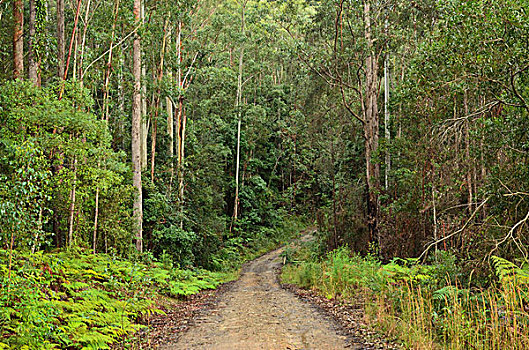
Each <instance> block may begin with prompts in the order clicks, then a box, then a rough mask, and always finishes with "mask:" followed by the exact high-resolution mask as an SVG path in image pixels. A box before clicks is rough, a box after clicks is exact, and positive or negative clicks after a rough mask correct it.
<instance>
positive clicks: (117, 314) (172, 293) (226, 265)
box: [0, 217, 305, 350]
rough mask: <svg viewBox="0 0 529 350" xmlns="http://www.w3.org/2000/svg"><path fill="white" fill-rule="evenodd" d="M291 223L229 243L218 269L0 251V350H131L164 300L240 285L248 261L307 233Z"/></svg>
mask: <svg viewBox="0 0 529 350" xmlns="http://www.w3.org/2000/svg"><path fill="white" fill-rule="evenodd" d="M304 227H305V226H304V222H303V220H302V219H301V218H299V217H286V218H285V220H284V221H283V224H282V225H281V226H280V227H278V228H276V229H265V228H262V229H261V230H259V232H258V233H257V234H256V235H254V236H252V237H247V238H241V237H240V236H239V237H233V238H229V239H227V240H225V242H224V244H223V247H222V248H221V249H220V250H219V252H218V253H217V254H216V255H214V256H213V257H212V259H211V260H212V267H213V269H214V270H215V271H209V270H205V269H200V268H193V267H189V268H186V269H183V268H180V267H178V262H177V263H176V264H174V263H173V257H172V256H170V255H169V254H166V253H164V254H162V255H161V256H160V257H159V259H156V258H154V257H153V256H152V254H150V253H145V254H143V255H141V256H137V259H136V261H133V260H124V259H121V258H118V257H116V256H111V255H106V254H97V255H95V254H91V253H90V252H89V251H88V250H84V249H82V248H73V249H70V250H69V251H60V252H55V253H44V252H42V251H41V252H37V253H35V254H30V253H22V252H20V251H14V252H13V254H14V255H13V259H12V261H13V266H12V267H11V273H9V262H8V261H9V251H6V250H0V288H1V289H0V350H2V349H23V350H25V349H39V350H40V349H109V348H111V346H112V344H115V343H121V345H122V346H123V347H126V348H132V347H133V346H134V344H135V339H134V337H135V335H136V334H141V333H139V332H138V331H139V330H141V329H142V328H145V327H146V326H145V325H144V324H145V323H146V322H145V320H147V319H148V318H149V317H150V316H151V315H153V314H160V313H163V311H161V310H160V309H159V308H158V307H157V301H160V298H164V297H169V298H185V297H186V296H188V295H191V294H195V293H197V292H199V291H201V290H204V289H214V288H216V287H217V286H218V285H220V284H221V283H224V282H227V281H230V280H233V279H236V278H237V276H238V269H239V268H240V266H241V265H242V264H243V263H244V262H245V261H248V260H251V259H253V258H255V257H257V256H259V255H262V254H264V253H266V252H267V251H270V250H272V249H274V248H276V247H277V246H278V245H280V244H282V243H285V242H287V241H289V240H291V239H292V238H293V237H294V236H295V235H296V234H298V233H299V232H300V231H301V229H302V228H304Z"/></svg>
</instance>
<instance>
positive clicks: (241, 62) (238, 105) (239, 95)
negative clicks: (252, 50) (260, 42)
mask: <svg viewBox="0 0 529 350" xmlns="http://www.w3.org/2000/svg"><path fill="white" fill-rule="evenodd" d="M245 7H246V0H245V1H243V2H242V6H241V35H242V37H243V38H244V29H245V28H244V24H245V23H244V11H245ZM243 68H244V43H242V44H241V49H240V53H239V74H238V77H237V98H236V101H235V108H236V109H237V159H236V165H235V201H234V205H233V221H234V222H235V221H236V220H237V217H238V215H239V213H238V212H239V167H240V159H241V124H242V111H241V106H242V74H243Z"/></svg>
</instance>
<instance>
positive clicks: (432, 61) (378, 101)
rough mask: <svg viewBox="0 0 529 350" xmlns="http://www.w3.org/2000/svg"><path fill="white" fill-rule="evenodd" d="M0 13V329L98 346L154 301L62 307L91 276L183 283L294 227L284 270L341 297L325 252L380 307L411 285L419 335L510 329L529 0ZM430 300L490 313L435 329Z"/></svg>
mask: <svg viewBox="0 0 529 350" xmlns="http://www.w3.org/2000/svg"><path fill="white" fill-rule="evenodd" d="M0 25H1V28H2V31H1V32H0V65H1V67H2V69H1V70H0V237H1V247H0V248H1V250H0V267H1V270H2V275H1V288H2V289H1V295H0V304H1V305H2V309H3V310H2V311H0V329H1V330H2V336H1V337H0V348H9V347H12V348H14V349H15V348H20V347H22V346H23V345H28V344H29V348H54V347H55V348H71V349H74V348H81V347H90V346H92V348H104V347H106V346H107V345H106V344H110V343H112V342H115V341H117V340H122V338H123V337H124V334H125V333H126V334H130V333H133V332H135V331H137V329H136V328H135V325H134V324H135V322H136V321H135V319H136V318H140V316H141V315H144V314H145V310H150V311H149V312H155V311H153V310H156V309H155V308H154V306H152V305H150V304H149V305H146V304H145V305H144V304H141V303H140V302H138V303H136V304H134V303H132V304H134V305H135V306H134V310H132V311H130V317H129V318H130V321H127V322H129V323H127V324H128V326H127V327H128V328H127V327H123V322H122V321H121V323H122V325H121V328H120V327H117V328H116V329H118V328H119V329H120V330H119V331H118V330H115V331H112V332H111V331H105V327H107V328H111V326H110V324H111V322H113V321H108V323H105V322H106V321H105V322H103V321H100V322H101V323H90V322H88V321H84V320H82V319H67V317H63V316H60V315H59V314H60V313H61V312H63V313H66V314H68V313H70V314H73V313H75V312H77V311H79V309H76V307H75V306H74V304H75V301H79V300H85V301H87V303H85V304H82V305H84V307H86V308H89V307H91V308H93V309H98V308H99V310H100V311H101V313H104V312H106V311H105V310H104V309H105V307H104V306H102V305H99V304H98V301H97V298H96V297H95V296H94V295H95V293H96V292H93V293H92V294H91V297H88V296H86V295H84V294H83V291H86V290H88V289H87V288H88V287H87V286H88V284H89V281H91V280H93V279H95V280H101V281H103V280H104V281H105V282H104V283H103V282H101V284H102V285H103V284H105V283H110V282H108V281H107V279H108V278H107V277H108V276H109V275H112V276H114V275H116V276H117V275H118V274H121V273H123V277H122V279H121V280H120V281H119V282H116V281H113V282H112V283H114V284H115V285H120V283H123V284H126V286H121V285H120V287H119V288H124V289H128V290H129V291H130V290H131V288H132V287H131V285H132V284H133V285H134V288H135V289H134V290H135V291H139V290H142V293H144V292H145V290H144V289H143V288H144V286H146V285H150V284H152V285H153V286H154V285H156V286H157V287H156V288H158V291H159V292H160V293H165V294H169V295H173V296H182V295H187V294H191V293H194V292H196V291H198V290H199V289H203V288H213V287H215V286H216V285H217V284H218V283H220V282H222V281H224V280H225V279H230V278H232V277H229V276H231V275H230V273H231V272H230V271H233V269H236V268H238V267H239V266H240V264H241V263H242V262H243V261H244V260H247V259H250V258H252V257H255V256H256V255H259V254H260V253H262V252H264V251H266V250H270V249H272V248H273V247H275V246H277V245H278V244H281V243H283V242H284V241H286V240H288V239H289V238H290V237H292V234H293V233H294V231H295V230H297V228H298V227H300V226H303V225H304V226H313V225H314V226H317V233H316V234H315V235H316V236H317V239H316V241H315V242H314V244H313V246H312V247H311V248H310V251H305V252H301V253H299V254H298V256H297V258H295V259H294V258H293V259H292V260H293V261H294V260H295V261H296V262H297V265H296V264H294V265H293V266H289V271H287V272H288V274H290V275H291V276H290V277H287V278H290V280H291V281H294V282H296V281H297V282H296V283H298V284H305V287H307V288H315V289H318V288H320V289H321V291H322V293H327V294H329V293H330V294H331V295H332V296H333V297H334V296H335V295H336V294H344V295H345V294H347V292H346V291H347V290H348V289H347V288H350V287H347V286H345V285H344V288H345V290H346V291H341V292H340V290H339V289H336V288H335V287H336V286H334V287H333V291H332V292H329V289H328V288H329V285H328V284H327V283H328V281H326V280H325V276H329V274H326V271H325V269H326V268H329V269H331V267H330V266H331V265H332V264H333V263H336V262H337V261H341V262H342V263H343V264H345V265H348V266H356V267H357V268H358V269H359V270H358V273H357V275H355V276H356V277H357V278H358V281H359V280H362V281H366V280H368V279H370V280H375V279H377V278H379V279H381V280H380V281H379V282H377V283H380V284H379V285H376V286H374V285H372V284H370V285H369V286H366V285H365V284H362V283H360V282H358V283H356V284H355V283H353V282H351V281H352V280H349V282H350V285H355V286H356V287H355V288H357V289H364V290H366V289H369V290H370V293H372V294H369V295H370V296H368V297H367V298H368V299H369V298H373V297H374V296H376V295H379V300H378V302H377V303H378V304H380V303H383V302H384V301H383V300H382V301H381V300H380V299H385V300H386V301H387V300H393V302H389V303H390V304H391V305H392V306H391V307H390V306H388V305H385V306H380V305H379V306H380V307H381V308H384V307H386V309H387V308H390V309H391V310H392V311H391V312H390V311H388V314H392V313H394V314H398V315H403V314H406V310H407V309H406V308H404V307H403V306H402V305H400V304H399V305H397V300H401V302H402V300H404V299H403V298H402V296H401V295H400V294H399V295H397V294H398V293H397V292H396V290H398V288H397V289H391V286H393V287H394V286H396V285H399V286H401V287H402V286H403V285H404V284H405V285H406V286H407V291H408V292H407V293H408V294H406V295H407V296H408V297H410V298H411V297H413V298H415V299H419V298H429V299H428V300H430V301H431V302H432V305H431V308H432V309H435V310H434V311H432V310H429V312H430V314H429V316H428V317H429V318H428V321H424V320H423V321H424V324H423V323H421V325H423V326H424V329H422V328H421V329H422V330H423V331H424V332H423V333H424V334H422V335H421V337H422V338H421V339H424V338H425V337H428V339H430V340H431V341H432V342H436V343H443V344H444V343H446V344H452V345H447V346H448V348H468V347H466V346H467V345H468V344H478V343H479V342H482V343H479V344H483V346H479V347H478V348H491V349H501V348H513V349H514V348H519V349H523V348H525V346H529V345H528V344H529V340H528V339H529V338H528V337H529V330H528V326H527V325H528V324H529V322H528V319H529V315H528V310H529V308H528V305H529V295H528V294H527V290H528V289H527V287H528V283H529V272H528V271H527V269H526V266H527V265H526V263H527V261H528V259H529V250H528V247H529V235H528V227H529V226H528V225H529V163H528V162H529V157H528V156H529V136H528V133H527V130H528V129H529V3H528V2H527V1H524V0H503V1H490V0H416V1H401V0H385V1H373V0H362V1H359V0H347V1H346V0H284V1H280V0H227V1H216V0H195V1H193V0H174V1H151V0H128V1H120V0H28V1H22V0H9V1H8V0H4V1H2V0H0ZM301 259H305V260H306V261H305V263H299V261H301ZM285 260H289V259H287V258H285ZM98 264H99V265H101V266H102V267H101V270H98V269H97V268H96V267H95V266H99V265H98ZM153 264H154V265H153ZM314 264H320V265H318V266H319V270H318V271H319V272H318V271H315V270H310V269H311V268H312V269H313V268H314V266H315V265H314ZM326 264H328V265H326ZM366 264H367V265H366ZM111 265H112V267H110V266H111ZM120 266H121V267H120ZM138 266H143V267H142V268H139V267H138ZM149 266H151V267H152V266H156V267H154V268H153V269H154V270H155V273H154V275H155V276H154V277H152V276H151V277H152V278H151V277H149V278H151V279H149V282H145V279H146V278H147V277H148V276H150V275H149V273H150V272H148V271H150V270H149V269H150V268H149ZM326 266H327V267H326ZM388 266H389V267H388ZM109 269H110V270H112V269H114V270H112V271H114V272H112V273H111V272H109V271H110V270H109ZM136 269H140V270H141V269H144V270H142V271H143V272H141V273H140V272H137V271H136ZM384 269H385V270H384ZM309 270H310V271H309ZM331 270H332V269H331ZM362 270H363V271H364V272H365V271H374V272H372V274H371V272H370V273H369V276H363V275H362V276H363V277H362V276H360V275H358V274H361V273H360V272H361V271H362ZM68 271H70V272H68ZM83 271H84V272H83ZM86 271H88V272H86ZM125 271H127V272H126V273H125ZM131 271H132V272H131ZM156 271H157V272H156ZM175 271H177V272H175ZM333 271H334V270H333ZM380 271H386V272H387V273H388V274H389V275H390V276H392V277H391V278H390V277H387V276H386V277H384V276H383V273H382V274H380V273H381V272H380ZM127 273H137V274H136V275H134V276H136V277H138V276H139V277H138V280H136V279H135V278H136V277H134V276H132V277H131V276H129V275H127ZM319 273H321V276H319V277H318V276H317V275H318V274H319ZM365 273H367V272H365ZM138 274H139V275H138ZM296 274H299V276H297V277H296V276H295V275H296ZM303 274H305V277H306V276H307V275H311V276H312V277H310V278H308V277H307V278H308V280H307V278H305V279H304V278H301V277H303V276H301V275H303ZM331 275H332V274H331ZM434 275H435V276H434ZM127 276H128V277H127ZM219 276H220V277H219ZM133 277H134V278H133ZM129 278H130V280H129ZM351 278H352V277H351ZM434 278H436V279H435V283H433V282H432V280H433V279H434ZM382 279H384V280H385V281H382ZM74 280H75V281H76V282H73V281H74ZM183 280H186V281H187V284H186V283H183V282H182V281H183ZM336 280H339V279H336ZM68 281H72V283H70V282H68ZM168 281H170V282H168ZM133 282H134V283H133ZM173 282H174V283H173ZM75 283H84V284H83V285H76V284H75ZM193 283H194V284H193ZM344 283H345V284H347V283H346V282H344ZM373 283H374V282H373ZM421 283H424V284H425V285H424V286H422V287H421V286H419V291H418V292H417V289H415V287H414V286H412V285H414V284H418V285H421ZM318 285H319V286H320V287H318ZM382 285H384V286H386V287H387V286H388V285H389V286H390V287H388V288H390V289H385V288H386V287H381V286H382ZM507 285H508V286H507ZM190 286H191V287H190ZM322 286H323V287H322ZM92 287H93V288H94V289H90V290H98V291H99V292H98V293H103V292H104V293H106V294H105V296H104V298H107V299H108V300H107V302H108V303H110V301H109V300H110V299H109V298H110V296H112V298H114V297H115V299H116V300H118V301H114V302H115V303H118V302H123V300H129V299H130V298H136V299H137V300H140V301H141V300H147V299H145V298H147V297H145V295H144V294H142V297H141V298H144V299H141V298H140V297H139V296H138V295H139V294H141V293H140V292H138V293H139V294H138V293H136V292H134V293H132V294H130V293H129V294H127V293H125V292H124V293H125V294H124V295H122V299H121V301H119V297H116V295H117V294H116V295H115V294H113V292H109V289H110V287H109V286H107V285H106V284H105V287H101V286H92ZM378 287H380V288H382V289H380V288H378ZM119 288H118V289H119ZM186 288H188V289H186ZM189 288H191V289H189ZM421 288H423V291H422V292H421V290H422V289H421ZM509 288H511V289H509ZM403 289H405V288H403ZM507 289H508V290H509V291H510V292H509V291H507ZM35 290H38V291H39V293H40V294H39V293H37V294H34V293H33V292H32V291H35ZM381 290H382V291H381ZM52 291H53V292H52ZM428 291H429V292H428ZM439 291H441V292H440V294H439V293H437V294H436V292H439ZM54 293H63V294H64V295H65V296H64V297H61V296H52V295H55V294H54ZM363 293H366V292H365V291H364V292H363ZM417 293H419V294H417ZM421 293H424V295H422V294H421ZM483 293H488V294H487V295H488V296H489V297H490V298H489V299H487V298H485V297H483V295H484V294H483ZM427 294H428V296H426V295H427ZM380 295H382V297H380ZM463 295H464V296H463ZM480 296H481V297H480ZM83 298H84V299H83ZM124 298H125V299H124ZM126 298H129V299H126ZM458 298H461V300H459V299H458ZM465 298H466V299H465ZM66 299H67V301H65V300H66ZM136 299H134V300H136ZM415 299H414V300H415ZM43 300H47V304H46V306H45V307H44V306H43V305H44V304H43ZM105 300H106V299H105ZM112 300H114V299H112ZM451 300H452V301H454V302H453V305H452V304H451V303H450V301H451ZM457 300H459V302H458V301H457ZM88 301H90V303H88ZM61 302H64V303H67V302H69V303H70V304H68V305H66V304H62V305H59V304H60V303H61ZM54 303H55V304H54ZM127 303H128V302H127ZM21 304H23V305H25V306H24V308H22V309H21V307H20V306H17V305H21ZM375 304H376V303H375ZM378 304H377V305H378ZM412 304H413V303H412ZM448 304H450V305H451V306H453V307H454V308H456V309H457V307H460V309H461V310H463V311H461V310H459V311H460V313H459V315H466V316H461V320H463V319H465V320H467V321H468V320H472V317H473V315H474V314H473V313H472V312H473V311H472V310H474V308H473V306H472V305H475V306H476V305H477V306H476V310H483V312H482V314H483V318H479V319H478V320H479V321H476V323H475V324H474V323H472V322H473V321H468V322H467V321H461V324H463V323H465V322H467V323H466V327H467V328H468V329H471V330H472V329H476V327H478V324H480V323H481V324H482V323H483V322H485V323H486V322H489V321H490V319H493V321H494V320H496V318H498V317H499V316H498V313H501V315H503V316H501V317H499V318H502V319H503V321H498V322H496V323H494V322H493V321H491V322H492V323H491V326H490V327H489V328H490V329H492V328H494V327H496V326H497V327H496V328H497V329H496V328H494V329H496V330H497V331H493V330H490V329H489V328H487V327H486V326H484V329H485V328H487V330H483V332H481V333H479V332H478V333H479V334H478V335H476V337H475V338H474V337H473V336H474V335H472V334H473V332H472V331H468V332H467V333H468V334H467V333H465V331H463V330H461V329H458V331H457V332H455V331H454V333H451V332H452V331H453V329H452V330H450V327H448V326H447V325H446V324H444V326H443V324H441V323H442V322H440V321H439V322H438V321H437V320H440V319H442V318H443V317H445V316H443V315H445V314H447V313H450V312H447V310H449V309H450V306H447V305H448ZM116 305H117V304H116ZM454 305H455V306H454ZM469 305H470V306H469ZM480 305H481V306H483V308H482V309H480V308H479V307H478V306H480ZM493 305H495V307H496V309H499V310H500V311H501V312H499V311H498V312H496V313H495V312H493V311H491V310H493V309H494V307H493ZM422 307H424V305H423V306H422ZM116 308H119V307H118V306H116ZM39 310H40V311H39ZM42 310H45V311H42ZM54 310H55V311H54ZM57 310H61V311H57ZM465 310H467V311H465ZM468 310H471V311H468ZM107 311H108V310H107ZM412 311H413V310H408V313H409V314H410V315H411V314H413V315H416V314H414V312H416V313H417V312H423V313H427V312H428V310H426V311H425V310H424V309H420V310H419V311H417V310H415V311H413V312H412ZM39 312H40V316H39V317H37V316H35V313H39ZM434 313H435V315H434ZM476 313H477V314H479V312H476ZM44 314H45V315H44ZM118 314H119V313H116V315H114V317H116V318H119V316H118ZM454 314H458V313H457V312H454ZM392 315H393V314H392ZM513 315H514V316H513ZM496 316H498V317H496ZM399 317H400V316H399ZM410 317H411V316H410ZM425 317H426V316H425ZM495 317H496V318H495ZM121 318H122V317H121ZM388 318H389V317H388ZM402 318H403V319H405V318H404V316H402ZM418 319H419V317H418V316H417V317H416V318H414V320H418ZM421 320H422V319H421ZM487 320H489V321H487ZM423 321H421V322H423ZM496 321H497V320H496ZM83 322H84V323H83ZM117 322H118V323H119V321H117ZM410 322H411V321H410ZM417 322H418V321H417ZM436 322H437V323H436ZM447 322H448V321H447ZM45 323H50V324H55V325H56V326H57V327H59V325H60V324H68V327H67V329H66V328H64V327H63V328H61V329H62V330H61V332H59V331H53V330H51V328H47V329H45V328H46V327H44V326H43V324H45ZM380 323H383V322H382V321H380V320H379V326H380ZM513 323H514V325H513ZM426 324H428V325H429V326H426ZM28 325H31V326H28ZM80 325H83V326H82V327H80ZM386 327H388V326H387V325H386ZM461 327H463V326H461ZM59 328H60V327H59ZM59 328H57V329H59ZM80 329H81V330H80ZM102 329H103V330H102ZM465 329H466V328H465ZM468 329H467V330H468ZM96 330H97V332H96ZM489 331H490V334H489V333H488V332H489ZM76 332H77V333H76ZM403 332H404V333H406V332H405V331H403ZM456 333H457V334H458V336H457V337H456V336H454V334H456ZM461 334H467V335H468V338H465V336H467V335H461ZM397 337H398V335H397ZM459 337H461V338H459ZM418 338H420V337H418V336H417V337H416V338H415V339H411V340H410V339H407V340H406V339H405V340H403V341H404V342H406V341H407V343H405V344H407V346H409V347H415V348H426V345H424V344H426V343H424V342H423V343H420V344H422V345H417V343H414V341H415V342H416V341H418V340H417V339H418ZM456 338H457V339H456ZM463 338H464V339H463ZM453 339H456V340H457V342H458V343H457V344H458V345H459V346H460V347H457V346H454V345H453V343H450V341H452V340H453ZM476 342H477V343H476ZM509 342H511V343H509ZM42 344H46V345H42ZM410 344H415V345H410ZM428 344H429V343H428ZM506 344H508V345H506ZM450 346H452V347H450ZM432 348H435V347H433V346H432Z"/></svg>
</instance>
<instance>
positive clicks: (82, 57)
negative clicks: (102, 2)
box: [78, 0, 113, 113]
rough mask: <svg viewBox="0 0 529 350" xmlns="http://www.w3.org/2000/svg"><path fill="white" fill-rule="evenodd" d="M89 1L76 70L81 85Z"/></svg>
mask: <svg viewBox="0 0 529 350" xmlns="http://www.w3.org/2000/svg"><path fill="white" fill-rule="evenodd" d="M90 3H91V0H88V2H87V4H86V12H85V17H84V26H83V35H82V38H81V54H80V57H79V70H78V72H79V73H78V76H79V79H80V80H81V86H82V85H83V75H84V74H83V61H84V50H85V45H86V31H87V30H88V21H89V20H90V19H89V17H88V15H89V14H90ZM112 27H113V26H112ZM112 34H113V33H112ZM112 39H113V38H112ZM103 113H104V111H103Z"/></svg>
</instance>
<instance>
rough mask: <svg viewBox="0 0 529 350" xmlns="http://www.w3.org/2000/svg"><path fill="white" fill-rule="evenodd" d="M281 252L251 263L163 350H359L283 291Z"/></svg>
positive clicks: (329, 322) (296, 299) (309, 306)
mask: <svg viewBox="0 0 529 350" xmlns="http://www.w3.org/2000/svg"><path fill="white" fill-rule="evenodd" d="M282 250H283V249H278V250H275V251H273V252H270V253H268V254H266V255H264V256H262V257H260V258H258V259H256V260H254V261H252V262H251V263H249V264H248V265H247V266H246V267H245V268H244V269H243V271H242V273H241V278H240V279H239V280H238V281H237V282H236V283H235V284H233V286H232V288H230V290H228V291H227V292H226V293H225V294H224V295H223V296H222V299H221V300H220V302H219V303H218V305H217V306H216V307H215V308H213V309H212V310H209V311H208V312H207V313H205V314H203V315H202V316H200V317H199V318H198V319H197V320H196V324H195V326H194V327H192V328H191V329H189V331H188V332H186V333H184V334H183V335H182V336H181V337H180V338H179V339H178V342H177V343H175V344H170V345H166V346H164V347H162V348H161V349H229V350H235V349H244V350H253V349H274V350H275V349H300V350H301V349H304V350H307V349H321V350H323V349H325V350H327V349H329V350H331V349H361V348H363V347H362V346H360V345H354V344H350V343H348V341H347V338H346V337H345V336H343V335H340V334H339V330H338V328H337V326H336V324H335V323H334V322H333V321H331V320H329V319H327V318H325V317H324V316H322V314H321V313H320V312H318V311H317V310H316V309H314V308H313V307H312V306H311V305H310V304H307V303H304V302H302V301H300V300H299V299H298V298H297V297H296V296H294V295H293V294H291V293H290V292H288V291H286V290H283V289H281V287H280V286H279V284H278V281H277V268H278V267H280V266H281V257H280V254H281V252H282Z"/></svg>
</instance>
